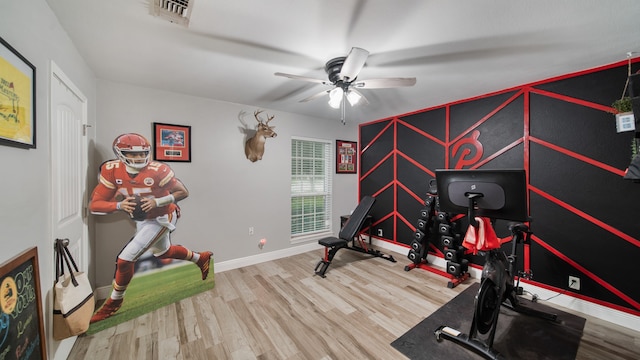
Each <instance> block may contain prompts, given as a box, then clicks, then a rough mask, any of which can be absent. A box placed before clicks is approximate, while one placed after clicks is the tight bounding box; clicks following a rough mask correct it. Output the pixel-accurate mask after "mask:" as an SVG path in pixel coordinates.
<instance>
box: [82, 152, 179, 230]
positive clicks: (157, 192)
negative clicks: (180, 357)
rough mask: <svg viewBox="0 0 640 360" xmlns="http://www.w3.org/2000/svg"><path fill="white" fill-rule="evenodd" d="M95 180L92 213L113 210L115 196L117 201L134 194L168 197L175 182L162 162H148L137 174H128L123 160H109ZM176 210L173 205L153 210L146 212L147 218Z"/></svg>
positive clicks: (170, 172)
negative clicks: (96, 180) (96, 184)
mask: <svg viewBox="0 0 640 360" xmlns="http://www.w3.org/2000/svg"><path fill="white" fill-rule="evenodd" d="M98 181H99V182H98V186H96V188H95V190H94V191H93V194H92V195H91V204H90V210H91V212H93V213H110V212H113V211H116V210H117V205H116V204H117V202H116V200H115V199H116V197H117V198H118V199H119V198H124V197H128V196H134V195H136V194H138V195H140V196H142V197H150V196H151V197H154V198H159V197H163V196H167V195H169V194H170V190H171V189H172V188H173V186H174V185H175V183H176V182H177V181H178V179H176V178H175V177H174V174H173V171H172V170H171V168H170V167H169V166H168V165H166V164H163V163H161V162H157V161H151V162H150V163H149V165H147V166H146V167H145V168H144V169H141V170H140V172H139V173H137V174H129V173H128V172H127V169H126V166H125V165H124V163H122V161H120V160H110V161H107V162H105V163H103V164H102V165H101V166H100V177H99V179H98ZM176 209H177V205H176V204H169V205H167V206H163V207H159V208H154V209H152V210H151V211H149V212H148V213H147V219H152V218H155V217H157V216H162V215H165V214H169V213H171V212H173V211H174V210H176Z"/></svg>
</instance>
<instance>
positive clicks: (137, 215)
mask: <svg viewBox="0 0 640 360" xmlns="http://www.w3.org/2000/svg"><path fill="white" fill-rule="evenodd" d="M133 202H135V203H136V205H135V208H134V209H133V211H132V212H131V218H132V219H133V220H136V221H142V220H144V219H145V218H146V217H147V213H146V212H145V211H144V210H142V197H141V196H140V195H135V196H134V199H133Z"/></svg>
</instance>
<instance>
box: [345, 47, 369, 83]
mask: <svg viewBox="0 0 640 360" xmlns="http://www.w3.org/2000/svg"><path fill="white" fill-rule="evenodd" d="M368 57H369V52H368V51H367V50H365V49H361V48H357V47H354V48H351V51H349V55H347V58H346V59H344V64H342V69H341V70H340V77H341V78H342V80H344V81H345V82H349V81H353V80H354V79H355V78H356V77H357V76H358V74H359V73H360V70H362V67H363V66H364V63H365V62H366V61H367V58H368Z"/></svg>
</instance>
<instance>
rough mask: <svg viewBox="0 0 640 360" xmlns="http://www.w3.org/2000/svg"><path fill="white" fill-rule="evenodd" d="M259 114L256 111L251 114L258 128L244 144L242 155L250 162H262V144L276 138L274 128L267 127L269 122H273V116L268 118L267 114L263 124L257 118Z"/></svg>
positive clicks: (258, 111)
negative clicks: (268, 139)
mask: <svg viewBox="0 0 640 360" xmlns="http://www.w3.org/2000/svg"><path fill="white" fill-rule="evenodd" d="M261 112H262V110H256V111H255V112H254V113H253V117H255V118H256V120H257V121H258V127H257V130H256V133H255V135H253V136H252V137H250V138H249V139H247V142H246V143H245V144H244V154H245V155H247V159H249V160H251V162H256V161H258V160H262V155H263V154H264V143H265V141H266V140H267V138H270V137H276V136H278V134H276V132H275V131H273V129H274V128H275V126H269V121H271V120H273V118H274V117H275V116H269V114H267V121H266V122H264V121H262V120H261V119H260V118H259V117H258V115H260V113H261Z"/></svg>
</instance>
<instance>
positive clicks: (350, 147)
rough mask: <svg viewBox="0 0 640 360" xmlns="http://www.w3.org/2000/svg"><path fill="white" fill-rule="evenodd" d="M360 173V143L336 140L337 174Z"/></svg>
mask: <svg viewBox="0 0 640 360" xmlns="http://www.w3.org/2000/svg"><path fill="white" fill-rule="evenodd" d="M357 172H358V143H357V142H355V141H346V140H336V174H355V173H357Z"/></svg>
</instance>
